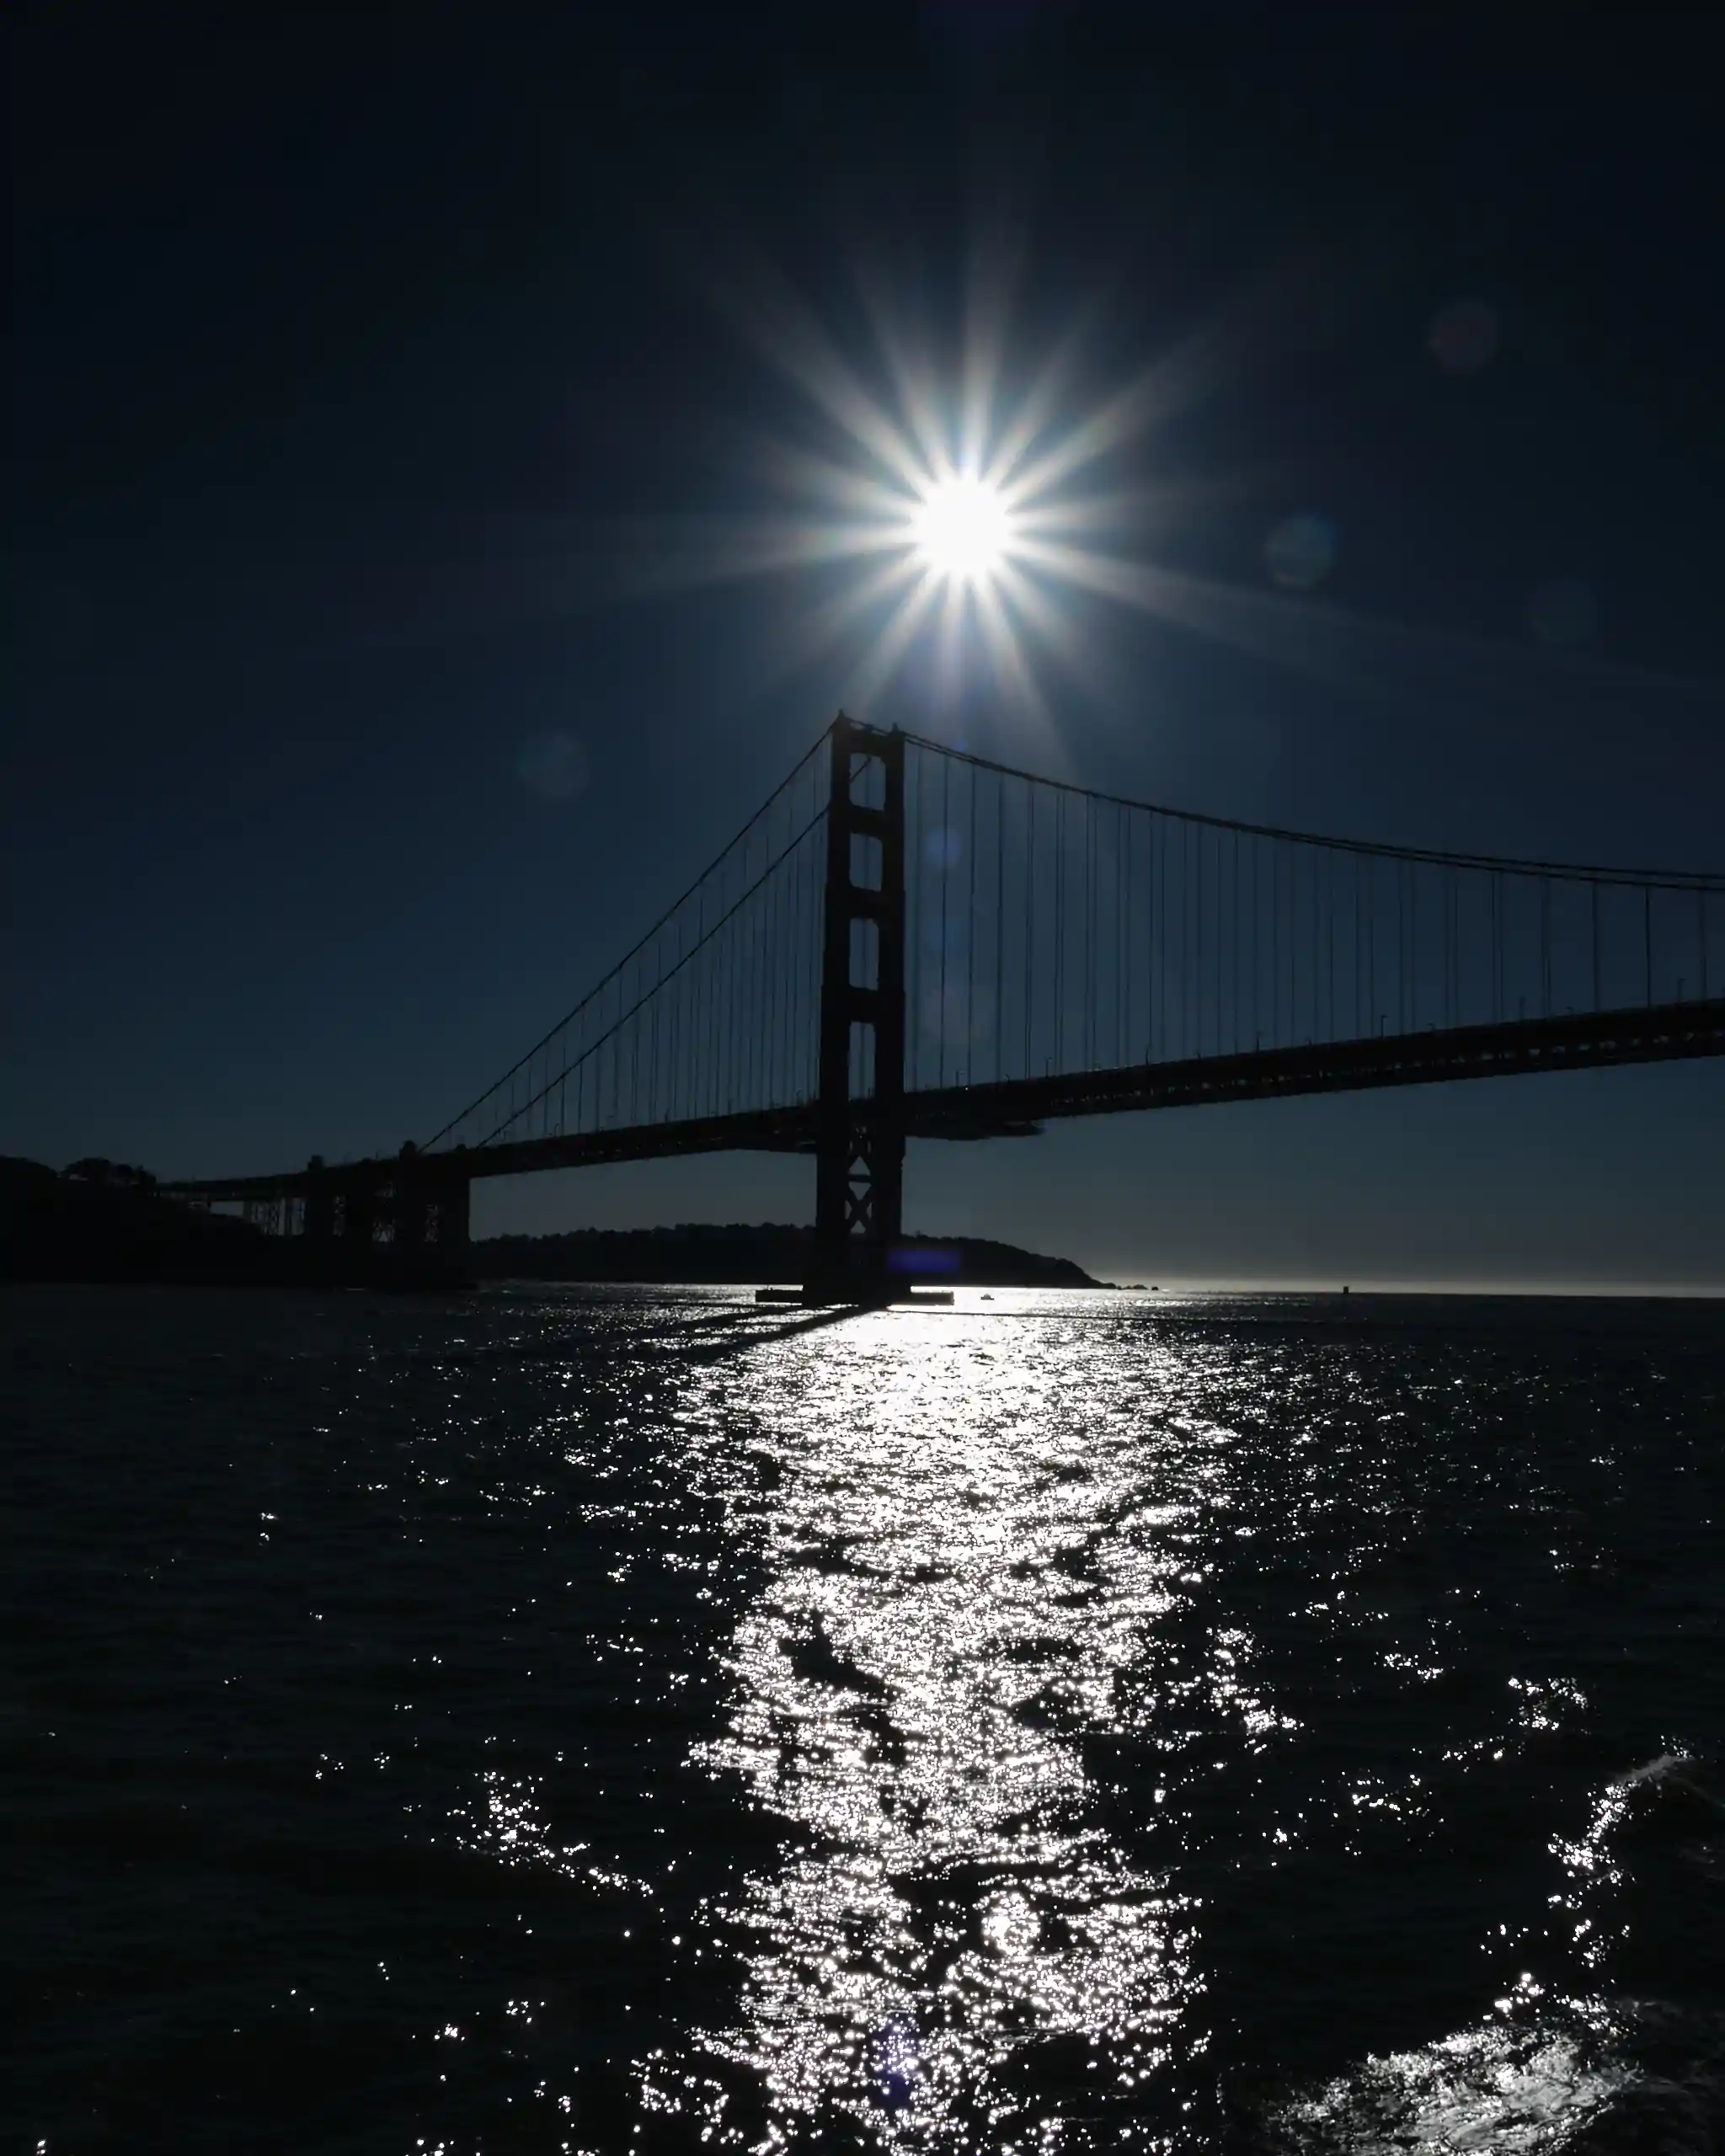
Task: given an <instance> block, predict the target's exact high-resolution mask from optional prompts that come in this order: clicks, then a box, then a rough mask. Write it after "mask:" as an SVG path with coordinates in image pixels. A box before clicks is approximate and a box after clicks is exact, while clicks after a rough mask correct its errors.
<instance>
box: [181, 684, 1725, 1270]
mask: <svg viewBox="0 0 1725 2156" xmlns="http://www.w3.org/2000/svg"><path fill="white" fill-rule="evenodd" d="M1722 988H1725V875H1720V874H1715V873H1673V872H1650V871H1642V870H1632V869H1626V868H1612V867H1597V866H1593V867H1584V866H1580V865H1577V864H1574V863H1562V862H1546V861H1522V860H1507V859H1498V858H1493V857H1489V856H1485V855H1480V854H1468V853H1444V852H1438V851H1429V850H1424V849H1421V848H1417V847H1407V846H1380V845H1372V844H1368V843H1365V842H1362V841H1354V840H1346V839H1333V838H1321V837H1316V836H1313V835H1309V834H1306V833H1302V832H1296V831H1288V830H1274V829H1271V828H1268V827H1265V826H1261V825H1252V824H1246V823H1237V822H1231V821H1228V820H1226V819H1220V818H1215V817H1209V816H1202V815H1197V814H1191V813H1188V812H1183V811H1180V810H1176V809H1166V808H1161V807H1157V806H1156V805H1153V804H1151V803H1145V802H1138V801H1130V800H1126V799H1122V798H1118V797H1116V796H1114V795H1111V794H1108V793H1103V792H1097V791H1094V790H1092V789H1090V788H1087V787H1079V786H1075V785H1071V784H1067V783H1065V782H1060V781H1057V780H1050V779H1046V778H1039V777H1037V776H1034V775H1033V774H1032V773H1029V772H1026V771H1016V770H1012V769H1011V768H1009V767H1007V766H1004V765H1001V764H998V763H994V762H991V761H990V760H988V759H986V758H984V757H980V756H975V755H967V754H964V753H963V752H961V751H959V750H954V749H951V748H948V747H946V746H944V745H943V744H939V743H937V742H933V741H928V740H924V739H919V738H918V737H917V736H916V735H913V734H905V733H901V732H900V731H898V730H896V729H895V730H894V731H892V732H890V733H887V732H883V731H880V730H879V729H876V728H871V727H868V726H865V725H862V724H859V723H857V722H855V721H853V720H852V719H849V718H845V717H844V716H842V715H841V716H840V717H839V718H837V719H836V721H835V722H834V723H833V724H832V725H831V727H830V728H828V730H827V732H826V733H825V734H824V735H823V736H822V737H821V738H820V740H819V741H817V743H816V744H814V747H813V748H812V749H811V750H809V754H808V755H806V756H805V757H804V759H803V760H802V762H801V763H799V764H798V766H797V768H796V769H795V770H794V771H793V772H792V773H791V774H790V776H789V777H788V778H787V779H786V780H785V781H784V782H783V784H782V785H781V786H780V787H778V789H777V792H774V793H773V795H772V798H770V799H769V800H768V801H767V802H766V803H765V804H764V805H763V806H762V807H761V809H760V810H759V811H757V813H756V814H755V815H754V816H753V817H751V818H750V820H749V822H748V823H747V825H745V827H744V828H743V830H740V832H739V833H738V834H737V835H736V836H735V837H734V839H733V840H732V841H731V842H730V844H729V846H726V847H725V848H724V851H722V852H721V853H720V854H719V855H718V858H717V859H716V860H714V861H713V862H712V863H711V864H710V865H709V867H708V868H707V869H706V870H705V871H704V872H703V873H702V874H701V875H700V876H699V877H697V878H696V879H695V881H694V882H693V883H691V884H690V885H689V887H688V889H686V891H685V892H684V893H683V894H682V895H681V897H680V898H679V899H677V900H676V904H675V905H672V906H671V907H670V909H669V910H668V911H667V912H665V914H663V915H661V916H660V919H659V920H658V921H655V922H654V924H653V926H651V927H650V928H649V930H648V931H647V932H646V934H645V935H644V936H643V937H641V939H640V940H639V942H637V943H636V944H635V945H634V947H633V949H631V950H630V951H629V952H628V953H627V954H626V955H625V956H624V957H623V958H622V959H620V960H619V962H618V963H617V965H615V966H614V967H613V968H612V969H611V971H610V972H609V973H608V974H606V976H605V978H604V979H602V980H601V981H600V982H599V983H598V984H597V985H595V987H594V988H593V989H592V990H590V992H589V993H588V994H587V995H585V997H583V999H582V1000H581V1001H580V1002H579V1003H578V1004H576V1005H575V1006H574V1009H573V1010H571V1011H569V1012H568V1013H567V1015H566V1016H565V1017H563V1018H562V1019H560V1020H559V1021H558V1023H557V1024H556V1025H555V1026H553V1027H552V1028H551V1029H550V1031H549V1032H547V1033H546V1034H545V1035H544V1036H543V1037H542V1038H541V1039H540V1040H539V1041H537V1043H535V1044H534V1045H533V1046H532V1047H531V1049H528V1051H527V1052H526V1054H525V1055H523V1056H521V1058H520V1059H519V1060H517V1061H516V1062H515V1063H514V1064H512V1065H510V1068H509V1069H508V1070H506V1071H505V1072H504V1074H503V1075H502V1076H501V1077H500V1078H499V1079H498V1080H497V1081H496V1082H495V1083H494V1084H493V1085H491V1086H488V1087H487V1088H486V1089H485V1091H483V1092H481V1093H480V1094H478V1096H477V1097H475V1098H474V1099H473V1101H471V1102H469V1103H468V1104H467V1107H464V1108H463V1109H462V1111H461V1112H460V1113H459V1114H457V1115H455V1116H453V1117H451V1119H450V1120H449V1121H448V1122H447V1123H445V1124H444V1126H443V1127H442V1129H440V1130H438V1131H436V1132H435V1134H432V1135H431V1136H430V1138H428V1139H425V1141H424V1142H423V1143H419V1144H409V1145H404V1146H403V1148H402V1149H401V1150H400V1151H399V1152H398V1153H397V1154H394V1155H387V1156H379V1157H377V1158H375V1159H369V1160H360V1161H346V1162H343V1163H339V1164H335V1163H328V1162H325V1161H323V1160H321V1159H314V1160H313V1161H311V1162H310V1163H308V1164H307V1166H305V1167H304V1168H302V1169H298V1170H296V1171H290V1172H287V1173H285V1174H281V1175H271V1176H244V1177H218V1178H205V1179H200V1180H198V1181H193V1182H179V1183H176V1184H170V1185H166V1186H164V1189H165V1191H166V1192H167V1193H168V1194H170V1195H173V1196H176V1197H179V1198H182V1199H184V1200H186V1201H188V1202H190V1203H203V1204H211V1203H230V1204H231V1203H238V1204H240V1205H241V1206H243V1208H244V1209H245V1210H246V1212H247V1214H248V1216H249V1217H250V1218H251V1219H254V1221H256V1222H257V1223H259V1225H263V1226H264V1227H266V1228H267V1229H270V1230H272V1231H273V1232H275V1233H277V1234H281V1235H297V1236H303V1237H305V1238H307V1241H308V1242H309V1243H310V1244H312V1245H314V1246H318V1247H319V1248H320V1249H321V1250H323V1251H326V1252H327V1253H328V1254H329V1255H330V1256H331V1257H332V1259H333V1260H338V1261H339V1260H344V1261H346V1265H345V1270H346V1271H347V1272H348V1273H354V1272H355V1271H357V1270H358V1269H359V1267H358V1264H357V1261H358V1260H360V1258H361V1257H365V1258H366V1259H368V1260H370V1259H375V1258H377V1257H382V1255H383V1254H384V1252H385V1251H387V1262H388V1263H389V1264H390V1265H391V1266H393V1267H395V1268H397V1269H398V1270H401V1269H403V1268H407V1269H408V1270H409V1271H411V1268H412V1267H413V1266H414V1263H415V1262H419V1263H421V1264H422V1265H423V1266H424V1267H425V1269H426V1270H427V1272H428V1273H434V1274H435V1273H437V1272H439V1271H446V1270H447V1269H448V1268H449V1267H451V1266H452V1265H453V1266H455V1267H457V1268H458V1267H459V1263H460V1259H461V1254H462V1252H463V1251H465V1249H466V1246H467V1239H468V1221H469V1210H470V1198H471V1192H472V1186H473V1182H474V1181H475V1180H476V1179H477V1178H478V1177H489V1176H507V1175H520V1174H526V1173H535V1172H538V1171H543V1170H546V1169H550V1168H571V1167H581V1166H591V1165H593V1164H595V1163H598V1162H601V1161H638V1160H647V1159H654V1158H660V1157H663V1156H665V1155H678V1154H695V1153H713V1152H725V1151H765V1152H788V1153H800V1154H808V1155H813V1156H814V1161H815V1222H814V1228H815V1232H814V1246H813V1248H814V1262H813V1265H812V1267H811V1274H810V1278H809V1280H808V1281H807V1283H804V1284H805V1288H806V1290H807V1292H808V1293H809V1295H810V1296H811V1297H812V1298H814V1299H828V1300H833V1301H847V1300H856V1301H870V1300H877V1299H882V1298H884V1297H885V1296H886V1295H888V1294H890V1293H891V1292H892V1291H893V1290H894V1289H895V1285H897V1284H900V1274H899V1273H897V1272H896V1270H895V1257H897V1256H898V1253H899V1246H900V1241H901V1232H902V1214H903V1197H904V1168H905V1144H906V1141H907V1140H908V1139H912V1138H917V1139H952V1140H960V1139H963V1140H978V1139H993V1138H1008V1137H1023V1136H1029V1135H1033V1134H1035V1133H1036V1132H1037V1131H1038V1130H1039V1129H1040V1128H1041V1127H1042V1125H1043V1124H1044V1123H1047V1122H1048V1121H1049V1120H1051V1119H1054V1118H1060V1117H1066V1116H1078V1115H1097V1114H1108V1113H1118V1112H1120V1111H1124V1110H1133V1109H1148V1108H1164V1107H1189V1106H1193V1105H1194V1104H1197V1103H1199V1102H1218V1101H1237V1100H1250V1099H1261V1098H1263V1097H1268V1096H1271V1095H1277V1094H1289V1093H1313V1092H1331V1091H1343V1090H1348V1089H1354V1088H1362V1087H1367V1086H1403V1085H1414V1084H1424V1083H1429V1082H1431V1081H1438V1080H1450V1079H1459V1078H1483V1077H1491V1076H1496V1075H1504V1074H1508V1073H1513V1072H1529V1071H1549V1070H1576V1069H1581V1068H1583V1067H1587V1066H1594V1065H1606V1064H1622V1063H1648V1062H1657V1061H1663V1060H1669V1059H1678V1058H1685V1057H1693V1056H1701V1055H1717V1054H1720V1053H1722V1052H1725V995H1722V993H1721V990H1722ZM335 1269H337V1270H340V1269H342V1267H341V1266H340V1265H339V1264H338V1265H337V1266H336V1267H335Z"/></svg>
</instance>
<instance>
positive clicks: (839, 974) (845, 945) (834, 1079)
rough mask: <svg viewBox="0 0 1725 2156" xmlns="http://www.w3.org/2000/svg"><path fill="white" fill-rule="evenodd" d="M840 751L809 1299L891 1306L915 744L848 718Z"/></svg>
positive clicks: (837, 743)
mask: <svg viewBox="0 0 1725 2156" xmlns="http://www.w3.org/2000/svg"><path fill="white" fill-rule="evenodd" d="M829 753H830V780H829V792H828V797H827V821H826V894H825V935H824V941H823V945H822V956H821V980H820V1113H819V1134H818V1137H817V1140H816V1150H815V1195H814V1264H813V1267H811V1273H810V1278H809V1292H810V1293H811V1294H814V1295H817V1296H820V1297H821V1298H823V1299H830V1300H833V1301H839V1302H851V1301H857V1302H873V1301H877V1300H883V1301H884V1299H886V1298H887V1297H888V1296H889V1294H891V1292H892V1288H893V1273H892V1267H891V1258H892V1253H893V1250H894V1248H895V1246H896V1244H897V1243H898V1241H899V1240H900V1235H901V1232H902V1228H901V1221H902V1214H903V1203H904V1182H905V740H904V736H903V735H902V734H900V732H899V730H898V728H896V727H895V728H894V729H893V730H892V732H891V733H890V734H886V733H882V732H879V730H877V729H876V728H873V727H870V726H862V725H859V724H858V723H857V722H856V721H855V720H854V719H850V718H846V717H845V715H844V713H843V712H840V714H839V716H838V718H836V720H835V721H834V723H833V727H832V732H831V734H830V744H829Z"/></svg>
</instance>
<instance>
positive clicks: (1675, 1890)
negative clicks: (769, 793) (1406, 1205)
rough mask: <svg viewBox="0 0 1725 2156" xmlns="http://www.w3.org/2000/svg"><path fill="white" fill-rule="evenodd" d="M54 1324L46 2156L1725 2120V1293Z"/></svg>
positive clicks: (47, 1555)
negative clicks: (1550, 1299)
mask: <svg viewBox="0 0 1725 2156" xmlns="http://www.w3.org/2000/svg"><path fill="white" fill-rule="evenodd" d="M0 1331H3V1342H0V1352H3V1360H4V1365H5V1374H6V1397H7V1401H8V1425H9V1440H10V1445H11V1450H12V1462H11V1465H12V1472H11V1475H10V1476H9V1478H8V1480H9V1498H8V1502H9V1504H10V1507H11V1509H12V1512H13V1533H12V1537H11V1540H10V1551H11V1556H10V1560H9V1563H8V1575H7V1587H6V1592H7V1593H8V1597H9V1598H10V1602H11V1612H10V1615H9V1619H8V1638H9V1641H10V1643H11V1655H10V1661H11V1664H12V1669H13V1689H12V1698H13V1711H12V1714H11V1716H10V1719H11V1723H12V1733H11V1735H10V1737H9V1738H8V1743H7V1748H6V1752H7V1776H8V1791H7V1796H6V1800H5V1812H6V1817H5V1822H4V1826H5V1840H6V1844H7V1849H8V1856H9V1858H10V1860H11V1863H12V1868H13V1880H14V1884H13V1888H12V1890H11V1891H10V1892H9V1893H8V1899H7V1904H6V1914H5V1929H6V1935H7V1943H8V1949H9V1958H10V1959H11V1961H12V1962H13V1967H14V1972H15V1974H14V1986H13V1990H14V1999H15V2008H14V2010H13V2013H12V2015H10V2017H9V2020H8V2034H7V2036H6V2038H5V2041H6V2044H7V2047H8V2056H7V2057H6V2059H5V2061H4V2063H3V2093H0V2119H3V2122H4V2135H3V2142H0V2145H3V2148H5V2149H6V2150H8V2151H10V2150H13V2149H17V2150H20V2151H29V2152H35V2153H36V2156H71V2153H72V2152H104V2156H105V2153H106V2152H120V2151H124V2152H127V2153H128V2156H131V2152H152V2151H156V2150H163V2151H170V2150H171V2151H174V2152H177V2156H194V2152H204V2151H222V2152H235V2153H236V2156H253V2153H254V2152H257V2153H258V2156H264V2152H275V2151H280V2152H283V2153H284V2156H324V2152H330V2156H334V2152H344V2153H345V2152H355V2156H357V2153H358V2152H365V2156H371V2152H378V2156H421V2153H422V2152H423V2153H424V2156H431V2152H437V2156H477V2152H481V2151H499V2152H503V2151H516V2150H521V2151H536V2152H537V2151H553V2150H557V2151H576V2152H595V2153H596V2156H633V2152H637V2151H638V2152H647V2153H648V2156H650V2153H651V2152H657V2151H661V2150H664V2151H683V2150H690V2151H693V2150H697V2149H707V2150H757V2151H774V2152H777V2151H792V2150H795V2151H803V2150H814V2149H820V2150H823V2151H826V2150H832V2151H872V2150H895V2149H904V2150H907V2151H911V2150H914V2151H927V2152H931V2156H932V2152H943V2153H944V2152H948V2151H951V2152H959V2151H963V2152H967V2156H969V2152H992V2151H1001V2152H1022V2156H1032V2153H1033V2152H1035V2153H1036V2156H1069V2152H1071V2153H1072V2156H1076V2152H1087V2151H1092V2150H1096V2151H1100V2150H1114V2149H1121V2150H1125V2149H1132V2150H1161V2151H1168V2152H1176V2151H1181V2152H1183V2151H1193V2152H1199V2151H1210V2150H1217V2151H1227V2152H1231V2151H1236V2150H1238V2151H1242V2152H1252V2156H1258V2152H1289V2156H1304V2153H1305V2152H1317V2151H1325V2152H1330V2151H1334V2152H1348V2153H1349V2156H1368V2153H1369V2156H1391V2152H1396V2153H1397V2156H1405V2152H1414V2156H1425V2152H1438V2151H1446V2152H1447V2151H1450V2150H1462V2149H1466V2150H1488V2151H1514V2152H1517V2156H1525V2153H1526V2152H1535V2151H1538V2152H1546V2151H1551V2152H1557V2151H1563V2152H1574V2156H1583V2153H1584V2156H1606V2153H1607V2152H1616V2151H1633V2152H1637V2156H1654V2152H1659V2156H1664V2153H1665V2152H1671V2153H1672V2156H1677V2153H1678V2152H1680V2153H1681V2156H1695V2152H1714V2151H1718V2150H1721V2149H1725V1801H1722V1800H1725V1774H1722V1757H1725V1626H1722V1609H1725V1542H1722V1535H1721V1524H1722V1514H1725V1305H1711V1306H1708V1305H1669V1304H1667V1305H1661V1304H1656V1303H1643V1304H1598V1303H1581V1302H1578V1303H1571V1304H1557V1303H1552V1304H1536V1303H1521V1302H1514V1301H1503V1302H1483V1301H1480V1302H1470V1301H1450V1300H1431V1301H1423V1300H1416V1299H1373V1298H1367V1297H1353V1298H1349V1299H1348V1301H1347V1302H1346V1303H1343V1302H1342V1301H1340V1300H1338V1299H1337V1300H1332V1299H1312V1300H1309V1301H1307V1300H1300V1299H1280V1298H1271V1297H1261V1298H1248V1299H1234V1300H1227V1299H1177V1298H1174V1297H1171V1296H1150V1295H1127V1294H1071V1293H1067V1294H1011V1293H1007V1292H1001V1293H1000V1294H996V1296H995V1297H994V1298H993V1299H991V1300H987V1299H982V1298H980V1296H978V1295H976V1294H971V1293H964V1292H962V1291H961V1293H960V1294H959V1299H958V1302H957V1304H956V1305H955V1306H954V1307H953V1309H951V1310H919V1311H914V1312H913V1311H902V1310H901V1311H894V1312H887V1313H879V1314H873V1315H860V1316H859V1315H847V1316H843V1317H840V1318H834V1317H833V1316H832V1315H830V1314H820V1315H818V1316H815V1317H814V1318H811V1317H810V1316H809V1314H806V1313H804V1312H801V1311H798V1310H757V1309H756V1308H755V1306H754V1305H752V1303H751V1302H750V1301H749V1300H748V1299H746V1298H745V1297H743V1296H741V1295H740V1294H735V1293H734V1292H731V1291H727V1290H711V1291H696V1290H690V1291H681V1292H679V1291H668V1290H638V1291H629V1290H593V1289H544V1288H537V1287H536V1288H534V1289H531V1290H528V1289H523V1290H521V1291H516V1292H511V1291H509V1290H497V1291H494V1292H489V1293H487V1294H481V1295H478V1296H475V1297H473V1298H469V1299H451V1300H448V1301H446V1302H445V1301H410V1300H399V1301H395V1300H389V1299H382V1298H376V1297H369V1296H364V1295H350V1296H332V1297H328V1298H323V1299H318V1298H316V1297H312V1296H294V1295H289V1294H280V1295H271V1294H229V1295H222V1294H196V1293H184V1292H182V1293H165V1292H164V1293H156V1292H152V1291H146V1290H134V1291H126V1290H115V1291H106V1290H75V1289H65V1290H54V1289H40V1290H37V1289H13V1290H11V1291H8V1292H7V1293H6V1294H4V1296H3V1298H0Z"/></svg>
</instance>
